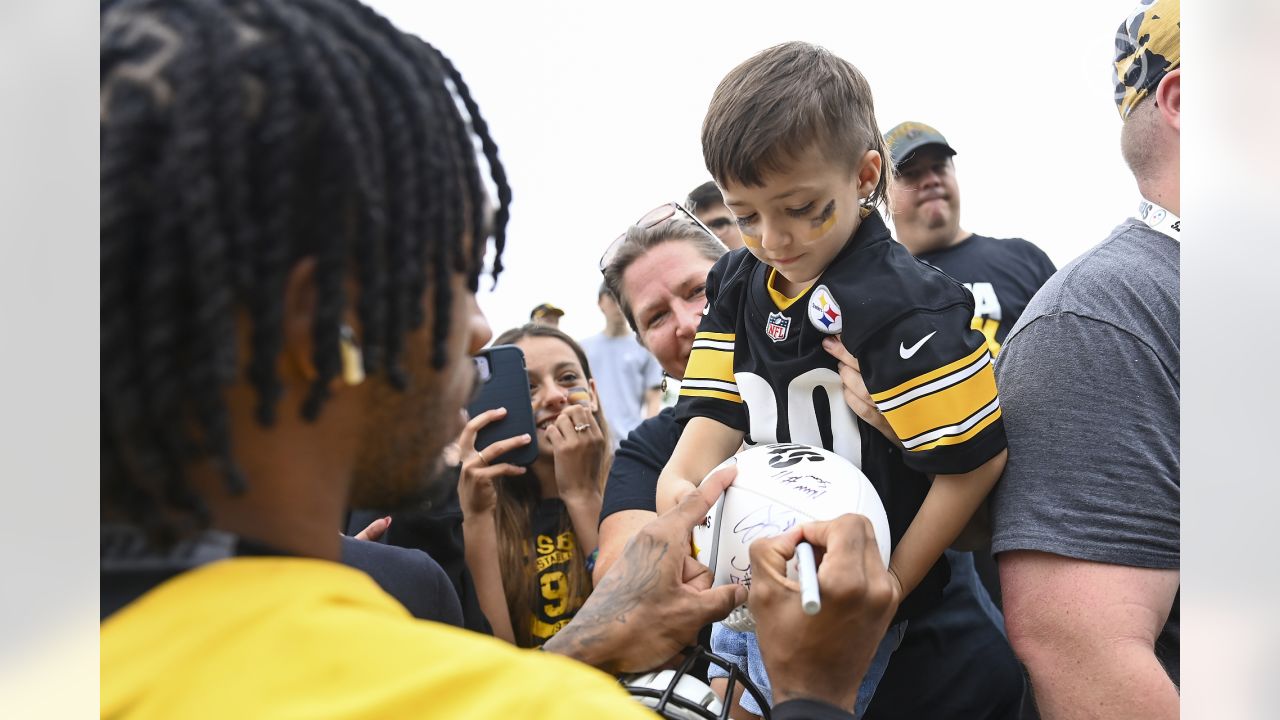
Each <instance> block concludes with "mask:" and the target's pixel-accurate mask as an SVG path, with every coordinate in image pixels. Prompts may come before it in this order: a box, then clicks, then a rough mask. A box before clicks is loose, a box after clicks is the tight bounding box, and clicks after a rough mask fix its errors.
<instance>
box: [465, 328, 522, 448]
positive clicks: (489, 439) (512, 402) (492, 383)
mask: <svg viewBox="0 0 1280 720" xmlns="http://www.w3.org/2000/svg"><path fill="white" fill-rule="evenodd" d="M476 357H485V358H487V359H488V361H489V378H488V380H487V381H486V380H485V379H484V378H481V382H482V384H481V386H480V392H479V393H478V394H477V395H476V398H475V399H474V400H472V401H471V404H469V405H468V406H467V414H468V415H470V416H471V417H475V416H477V415H479V414H480V413H482V412H485V411H487V410H492V409H494V408H500V407H502V408H506V409H507V415H506V417H504V418H502V419H501V420H498V421H497V422H494V423H490V424H489V425H486V426H485V427H483V428H480V432H479V433H477V434H476V451H477V452H479V451H481V450H484V449H485V448H487V447H489V446H490V445H492V444H494V443H495V442H498V441H499V440H505V439H507V438H511V437H515V436H517V435H523V434H524V433H529V438H530V441H529V444H528V445H525V446H524V447H518V448H516V449H515V450H512V451H510V452H507V453H503V454H502V455H499V456H498V457H496V458H489V464H490V465H498V464H500V463H511V464H513V465H529V464H532V463H533V461H534V459H535V458H537V457H538V433H537V426H536V425H535V424H534V422H533V401H532V400H531V398H530V396H529V374H528V372H527V371H526V370H525V365H524V353H523V352H521V351H520V348H518V347H516V346H515V345H495V346H493V347H491V348H488V349H486V350H482V351H481V352H480V353H478V354H477V355H476Z"/></svg>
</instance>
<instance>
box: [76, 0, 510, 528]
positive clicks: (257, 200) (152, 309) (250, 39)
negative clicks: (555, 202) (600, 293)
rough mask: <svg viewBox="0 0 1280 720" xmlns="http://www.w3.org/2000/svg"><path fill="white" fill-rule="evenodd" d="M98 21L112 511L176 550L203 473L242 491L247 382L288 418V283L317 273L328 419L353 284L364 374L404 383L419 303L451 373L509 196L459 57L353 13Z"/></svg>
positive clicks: (257, 9)
mask: <svg viewBox="0 0 1280 720" xmlns="http://www.w3.org/2000/svg"><path fill="white" fill-rule="evenodd" d="M100 21H101V56H100V60H101V88H100V89H101V95H100V100H101V117H100V140H101V171H100V181H101V238H100V240H101V253H100V258H101V273H102V288H101V323H102V327H101V330H102V333H101V346H100V350H101V372H102V391H101V393H102V394H101V403H102V407H101V419H102V423H101V427H102V430H101V453H102V456H101V471H102V491H103V506H104V513H106V512H108V509H109V512H111V513H112V514H113V515H115V516H117V518H113V519H121V520H123V521H125V522H129V523H132V524H135V525H137V526H139V527H142V528H143V529H145V530H147V531H148V534H150V535H151V536H152V538H153V539H156V540H157V541H159V542H162V543H165V542H169V541H172V540H173V539H176V538H178V537H180V536H182V535H185V534H187V533H189V532H190V531H192V530H196V529H199V528H202V527H204V526H205V525H206V524H207V522H208V511H207V509H206V508H205V507H204V505H203V503H202V502H201V501H200V499H199V498H198V497H197V496H196V495H195V493H194V492H193V491H192V490H191V489H190V487H189V486H188V484H187V483H186V481H185V472H186V470H187V468H188V467H189V466H190V464H191V463H192V462H193V461H197V460H205V461H209V460H211V461H213V462H214V463H216V464H217V466H218V467H219V468H220V471H221V473H222V475H223V477H224V478H225V484H226V487H227V490H228V491H229V492H231V493H242V492H244V490H245V479H244V478H243V476H242V474H241V473H240V472H239V471H238V470H237V468H236V465H235V463H234V462H233V460H232V453H231V446H230V428H229V420H228V412H227V408H226V406H225V403H224V400H223V393H224V391H225V389H226V387H227V386H228V385H229V384H230V383H232V382H233V381H235V380H236V379H237V378H238V377H239V373H241V372H246V374H247V379H248V381H249V382H250V383H251V385H252V387H253V388H254V390H255V392H256V397H257V405H256V417H257V420H258V422H260V423H261V424H262V425H263V426H269V425H271V424H272V423H273V422H274V420H275V416H276V410H277V405H278V402H279V400H280V397H281V394H282V385H281V382H280V379H279V378H278V377H277V374H276V369H275V368H276V363H277V359H278V357H279V355H280V352H281V349H282V346H283V336H282V333H283V318H284V312H283V301H284V288H285V281H286V277H287V275H288V273H289V272H290V270H291V268H292V267H294V266H295V265H296V263H297V262H298V261H299V260H301V259H302V258H308V257H309V258H313V259H314V261H315V267H316V271H315V282H316V287H317V298H318V300H317V310H316V312H317V316H316V321H315V325H314V329H313V341H314V347H315V351H314V358H313V361H314V363H315V366H316V369H317V377H316V378H315V379H314V382H313V383H312V384H311V386H310V390H309V393H308V395H307V397H306V398H305V401H304V403H303V416H304V417H305V418H307V419H308V420H314V419H315V418H316V417H317V416H318V415H319V413H320V411H321V409H322V407H323V405H324V403H325V401H326V399H327V396H328V391H327V388H328V386H329V384H330V382H331V381H332V379H333V378H334V377H335V376H336V375H337V374H338V373H339V369H340V367H341V359H340V354H339V353H340V350H339V330H340V325H341V322H342V314H343V312H344V310H345V308H346V307H348V305H349V300H348V298H347V292H346V290H345V284H344V281H345V280H346V279H347V278H348V277H351V278H354V279H355V280H357V283H358V287H359V290H358V291H357V297H355V298H354V302H355V305H354V307H355V308H356V310H357V312H358V314H359V317H360V321H361V325H362V327H363V333H362V338H361V343H362V350H363V356H364V361H365V367H366V370H367V371H368V372H370V373H378V372H381V373H385V376H386V377H387V379H388V380H389V381H390V382H391V383H392V385H394V386H396V387H399V388H403V387H404V385H405V380H406V376H405V373H404V369H403V367H402V366H401V363H400V356H401V350H402V346H403V342H404V336H405V333H406V332H407V331H409V330H412V329H415V328H418V327H420V326H421V325H422V323H423V322H424V321H425V320H426V318H425V317H424V312H423V307H422V303H421V302H420V299H421V298H423V297H424V294H429V295H428V296H429V298H430V300H431V305H430V307H431V309H432V312H433V316H432V328H433V331H434V339H435V344H434V347H433V350H432V361H433V363H434V365H435V367H437V368H440V367H442V366H443V365H444V363H445V361H446V352H445V350H446V348H445V338H446V337H447V336H448V333H449V324H450V313H451V308H452V303H453V297H452V295H451V292H450V278H451V277H452V276H453V275H454V274H455V273H465V275H466V277H467V278H468V284H469V287H470V289H471V290H472V291H473V292H474V291H475V290H476V289H477V287H478V284H479V276H480V273H481V269H482V266H483V262H484V255H485V251H486V249H487V245H488V242H487V240H488V238H489V237H490V235H491V236H492V239H493V243H494V249H495V257H496V258H497V259H495V261H494V264H493V270H492V276H493V280H494V282H496V281H497V277H498V274H499V273H500V272H501V270H502V263H501V256H502V250H503V247H504V245H505V228H506V222H507V218H508V217H509V212H508V208H509V206H510V202H511V191H510V189H509V187H508V186H507V179H506V174H505V172H504V171H503V168H502V164H501V163H500V162H499V160H498V149H497V145H495V144H494V142H493V140H492V138H490V136H489V131H488V126H487V125H486V124H485V122H484V120H483V119H482V118H481V116H480V112H479V109H478V108H477V106H476V103H475V101H474V100H473V99H472V97H471V93H470V91H469V89H468V88H467V85H466V83H465V82H463V79H462V76H461V75H460V74H459V73H458V71H457V69H456V68H454V66H453V64H452V63H451V62H449V60H448V59H447V58H445V57H444V55H442V54H441V53H440V52H439V51H438V50H436V49H435V48H434V47H432V46H431V45H429V44H427V43H426V42H424V41H422V40H421V39H419V38H417V37H415V36H412V35H409V34H406V33H403V32H400V31H399V30H397V29H396V28H395V27H394V26H392V25H391V23H390V22H388V21H387V20H386V19H384V18H383V17H381V16H380V15H378V14H377V13H376V12H374V11H373V10H371V9H369V8H367V7H365V6H364V5H362V4H360V3H359V2H356V0H104V2H103V3H102V4H101V6H100ZM476 140H478V141H479V147H480V151H481V152H482V154H483V155H484V159H485V163H486V164H487V166H488V173H489V178H490V180H491V181H492V183H493V185H494V186H495V187H496V189H497V198H498V205H497V207H496V210H495V211H494V212H493V217H492V222H491V223H489V222H488V218H487V217H486V216H487V214H488V213H489V212H490V205H489V199H488V193H487V191H486V189H485V181H484V179H483V178H482V176H481V167H480V163H479V158H478V157H477V152H476V149H475V148H476V146H475V144H474V142H475V141H476ZM468 234H471V235H473V236H474V240H473V241H471V242H468V241H467V239H466V238H467V236H468ZM237 318H246V319H247V320H248V333H247V335H246V336H245V338H244V339H243V340H244V341H246V342H247V344H248V358H249V362H248V367H247V368H246V369H242V368H240V367H239V358H240V357H241V353H240V350H239V343H240V342H241V338H239V337H238V335H237Z"/></svg>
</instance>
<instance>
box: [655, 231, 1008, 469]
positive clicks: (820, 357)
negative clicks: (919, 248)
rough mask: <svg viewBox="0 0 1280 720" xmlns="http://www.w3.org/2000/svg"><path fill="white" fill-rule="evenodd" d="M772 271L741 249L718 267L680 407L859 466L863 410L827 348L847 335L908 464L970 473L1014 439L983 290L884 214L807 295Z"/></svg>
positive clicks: (755, 439)
mask: <svg viewBox="0 0 1280 720" xmlns="http://www.w3.org/2000/svg"><path fill="white" fill-rule="evenodd" d="M775 273H776V271H775V270H774V269H773V268H770V267H769V266H768V265H765V264H764V263H762V262H760V261H759V260H757V259H756V258H755V257H754V256H752V255H751V254H750V252H749V251H748V250H747V249H745V248H741V249H738V250H735V251H733V252H731V253H729V254H728V255H725V256H724V257H722V258H721V259H720V260H719V261H718V262H717V263H716V264H715V266H714V267H713V268H712V269H711V273H710V275H709V276H708V279H707V303H708V305H707V310H706V316H705V317H704V318H703V320H702V323H701V324H700V326H699V328H698V333H697V336H696V338H695V340H694V343H693V351H692V353H691V354H690V356H689V364H688V367H687V368H686V369H685V376H684V380H683V381H682V382H681V386H680V397H681V403H680V407H678V408H677V413H678V415H679V416H680V417H681V418H682V419H684V420H687V419H688V418H690V417H708V418H712V419H714V420H718V421H720V422H721V423H724V424H725V425H728V426H730V427H733V428H736V429H738V430H742V431H744V432H746V433H747V434H748V442H750V443H766V442H799V443H805V444H809V445H819V446H822V447H825V448H827V449H828V450H832V451H834V452H836V453H838V454H840V455H843V456H844V457H846V458H848V459H850V460H851V461H853V462H855V463H858V464H859V466H862V462H861V461H862V457H861V453H862V442H861V438H860V437H859V434H860V432H861V431H860V430H859V427H858V423H857V416H855V415H854V414H853V411H852V410H850V409H849V407H848V406H847V405H846V404H845V402H844V399H843V394H842V391H841V385H840V376H839V374H838V373H837V365H836V361H835V359H834V358H832V357H831V356H830V355H829V354H827V353H826V352H825V351H824V350H823V349H822V341H823V339H824V338H826V337H827V336H828V335H837V334H838V335H839V336H840V338H841V341H842V342H843V343H844V345H845V347H846V348H848V350H849V352H850V353H852V354H853V356H854V357H856V358H857V359H858V362H859V364H860V365H861V367H862V374H863V378H864V380H865V381H866V384H867V389H868V391H870V393H871V397H872V400H873V401H874V402H875V403H876V406H877V407H878V408H879V409H880V411H881V412H882V413H884V416H885V418H886V419H887V420H888V421H889V424H890V425H892V426H893V429H894V430H895V431H896V433H897V435H898V437H899V438H900V439H901V440H902V444H903V447H904V449H905V451H906V452H904V453H903V460H904V461H905V462H906V464H907V465H908V466H909V467H911V468H912V469H915V470H917V471H919V472H923V473H941V474H957V473H964V472H969V471H970V470H974V469H976V468H977V467H979V466H980V465H982V464H983V463H985V462H986V461H987V460H990V459H991V458H992V457H994V456H995V455H997V454H998V453H999V452H1000V451H1001V450H1003V449H1004V447H1005V438H1004V427H1003V424H1002V422H1001V417H1000V401H999V398H998V397H997V395H996V384H995V375H994V373H993V372H992V367H991V354H990V352H989V351H988V348H987V343H986V338H985V337H984V336H983V335H982V334H981V333H980V332H977V331H976V330H974V329H973V328H972V326H971V325H972V319H973V313H974V304H973V296H972V295H971V294H970V293H969V292H967V291H966V290H965V288H964V287H963V286H961V285H960V284H959V283H957V282H956V281H954V280H952V279H951V278H950V277H948V276H947V275H946V274H944V273H942V272H940V271H939V270H937V269H936V268H933V267H931V266H929V265H927V264H925V263H922V262H920V261H918V260H916V259H915V258H913V257H912V256H911V254H910V253H909V252H907V250H906V248H904V247H903V246H902V245H900V244H898V243H897V242H895V241H894V240H893V238H892V237H891V236H890V235H889V230H888V228H887V227H885V224H884V222H883V220H881V219H880V216H879V215H878V214H876V213H872V214H870V215H868V216H867V218H866V219H865V220H863V221H862V223H861V224H860V226H859V228H858V230H857V232H855V233H854V236H853V238H852V239H851V240H850V241H849V242H848V243H847V244H846V245H845V247H844V248H843V249H842V250H841V251H840V253H839V254H838V255H836V257H835V259H834V260H833V261H832V262H831V265H830V266H829V267H828V268H827V269H826V270H825V271H824V272H823V273H822V275H821V276H820V277H819V278H818V279H817V280H816V281H815V282H814V283H813V284H812V285H811V286H810V287H809V288H808V289H806V290H805V292H803V293H802V294H800V295H799V296H797V297H794V298H788V297H785V296H783V295H782V294H781V293H780V292H778V291H777V290H776V289H774V287H773V279H774V276H775ZM866 470H867V469H866V468H865V467H864V472H866ZM867 474H868V477H871V474H870V473H867ZM871 479H872V481H873V482H874V481H875V478H874V477H872V478H871Z"/></svg>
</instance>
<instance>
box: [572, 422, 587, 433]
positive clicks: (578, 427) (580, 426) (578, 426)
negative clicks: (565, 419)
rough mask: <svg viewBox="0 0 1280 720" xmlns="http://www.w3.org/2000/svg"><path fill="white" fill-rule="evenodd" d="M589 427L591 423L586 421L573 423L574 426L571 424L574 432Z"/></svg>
mask: <svg viewBox="0 0 1280 720" xmlns="http://www.w3.org/2000/svg"><path fill="white" fill-rule="evenodd" d="M589 427H591V425H590V424H588V423H582V424H581V425H574V426H573V431H574V432H582V431H583V430H586V429H587V428H589Z"/></svg>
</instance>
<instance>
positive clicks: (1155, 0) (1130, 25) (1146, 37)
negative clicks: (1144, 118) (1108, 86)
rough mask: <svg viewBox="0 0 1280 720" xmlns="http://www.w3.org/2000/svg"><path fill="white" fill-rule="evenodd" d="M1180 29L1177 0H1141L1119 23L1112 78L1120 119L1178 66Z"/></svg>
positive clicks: (1179, 58)
mask: <svg viewBox="0 0 1280 720" xmlns="http://www.w3.org/2000/svg"><path fill="white" fill-rule="evenodd" d="M1181 28H1182V17H1181V8H1180V2H1179V0H1143V2H1142V3H1140V4H1139V5H1138V7H1137V8H1136V9H1134V11H1133V12H1132V13H1130V14H1129V17H1128V19H1126V20H1125V21H1124V22H1123V23H1121V24H1120V29H1119V30H1117V31H1116V59H1115V66H1114V68H1113V69H1112V79H1113V80H1114V81H1115V85H1116V107H1117V108H1119V110H1120V118H1121V119H1128V117H1129V113H1131V112H1133V108H1134V107H1135V106H1136V105H1137V104H1138V102H1139V101H1141V100H1142V99H1143V98H1145V97H1146V96H1147V94H1148V93H1150V92H1151V91H1152V90H1154V89H1155V88H1156V86H1157V85H1159V84H1160V81H1161V80H1163V79H1164V76H1165V75H1167V74H1169V71H1171V70H1173V69H1174V68H1176V67H1178V66H1179V64H1180V61H1181V59H1182V53H1181V50H1180V47H1181V39H1180V38H1181Z"/></svg>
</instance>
